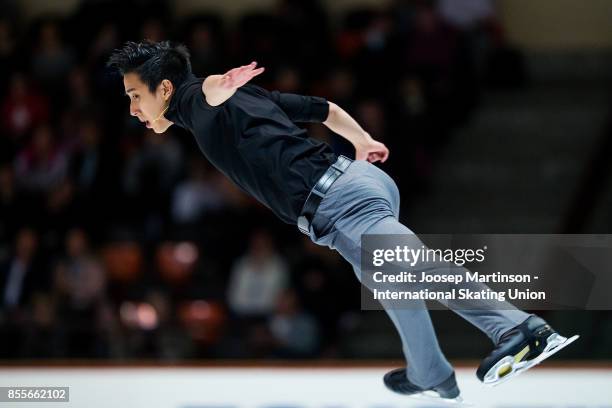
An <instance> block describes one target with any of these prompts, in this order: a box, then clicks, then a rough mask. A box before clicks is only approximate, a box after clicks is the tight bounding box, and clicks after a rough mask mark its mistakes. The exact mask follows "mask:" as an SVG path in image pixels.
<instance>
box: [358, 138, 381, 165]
mask: <svg viewBox="0 0 612 408" xmlns="http://www.w3.org/2000/svg"><path fill="white" fill-rule="evenodd" d="M388 157H389V149H387V146H385V145H384V144H382V143H380V142H377V141H376V140H374V139H372V137H371V136H370V135H367V136H366V138H365V140H364V142H363V143H360V144H357V145H356V146H355V159H357V160H367V161H369V162H370V163H374V162H377V161H379V160H380V162H381V163H384V162H385V161H386V160H387V158H388Z"/></svg>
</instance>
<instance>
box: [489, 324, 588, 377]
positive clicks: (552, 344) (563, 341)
mask: <svg viewBox="0 0 612 408" xmlns="http://www.w3.org/2000/svg"><path fill="white" fill-rule="evenodd" d="M579 337H580V336H579V335H577V334H576V335H574V336H572V337H570V338H569V339H568V338H565V337H563V336H561V335H559V334H558V333H554V334H551V335H550V336H549V337H548V339H546V347H545V348H544V351H543V352H542V353H541V354H540V355H539V356H537V357H536V358H534V359H532V360H527V361H518V362H515V356H506V357H504V358H503V359H501V360H500V361H498V362H497V364H495V365H494V366H493V367H492V368H491V369H490V370H489V372H488V373H487V374H486V375H485V378H484V381H483V382H484V384H485V385H488V386H491V387H495V386H498V385H500V384H503V383H505V382H506V381H508V380H510V379H512V378H514V377H516V376H517V375H519V374H521V373H523V372H525V371H527V370H529V369H530V368H532V367H534V366H536V365H538V364H540V363H541V362H542V361H544V360H546V359H547V358H548V357H550V356H552V355H553V354H555V353H557V352H559V351H561V350H562V349H564V348H565V347H567V346H569V345H570V344H571V343H573V342H574V341H576V340H578V338H579ZM500 370H501V371H505V370H510V372H509V373H507V374H505V375H503V376H500V375H499V373H500Z"/></svg>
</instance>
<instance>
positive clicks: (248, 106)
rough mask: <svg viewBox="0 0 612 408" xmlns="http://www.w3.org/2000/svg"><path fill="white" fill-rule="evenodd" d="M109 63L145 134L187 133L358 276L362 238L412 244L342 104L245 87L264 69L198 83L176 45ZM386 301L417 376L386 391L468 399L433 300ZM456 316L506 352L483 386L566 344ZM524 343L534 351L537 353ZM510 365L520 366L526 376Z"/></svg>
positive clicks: (526, 328) (486, 365)
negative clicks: (339, 150)
mask: <svg viewBox="0 0 612 408" xmlns="http://www.w3.org/2000/svg"><path fill="white" fill-rule="evenodd" d="M109 65H110V66H114V67H117V68H118V69H119V71H120V72H121V74H122V75H123V83H124V86H125V92H126V94H127V95H128V97H129V98H130V113H131V114H132V115H133V116H135V117H137V118H138V119H139V120H140V121H141V122H143V123H145V126H146V127H147V128H151V129H153V131H155V132H157V133H163V132H165V131H166V130H167V129H168V128H169V127H170V126H171V125H173V124H176V125H178V126H181V127H183V128H185V129H188V130H189V131H190V132H191V133H193V135H194V137H195V139H196V141H197V143H198V145H199V147H200V149H201V150H202V152H203V153H204V155H205V156H206V157H207V159H208V160H209V161H210V162H211V163H212V164H213V165H214V166H215V167H216V168H217V169H218V170H219V171H221V172H222V173H224V174H225V175H226V176H228V177H229V178H230V179H231V180H232V181H233V182H234V183H235V184H236V185H238V186H239V187H240V188H241V189H243V190H244V191H246V192H247V193H249V194H251V195H252V196H254V197H255V198H257V199H258V200H259V201H260V202H262V203H263V204H264V205H266V206H267V207H268V208H270V209H271V210H272V211H273V212H274V213H275V214H276V215H277V216H278V217H279V218H280V219H281V220H283V221H285V222H287V223H290V224H296V225H297V226H298V228H299V229H300V231H302V232H304V233H305V234H307V235H308V236H309V237H310V238H311V240H312V241H313V242H315V243H317V244H319V245H325V246H328V247H329V248H331V249H335V250H337V251H338V252H339V253H340V254H341V255H342V256H343V257H344V258H345V259H346V260H347V261H349V262H350V263H351V264H352V266H353V268H354V270H355V273H356V275H357V277H358V278H359V279H360V280H361V269H360V260H361V236H362V235H363V234H406V235H411V236H414V233H413V232H412V231H411V230H410V229H408V228H407V227H405V226H404V225H402V224H401V223H400V222H399V221H398V218H399V191H398V189H397V186H396V185H395V182H394V181H393V179H391V177H389V176H388V175H387V174H386V173H385V172H383V171H382V170H380V169H378V168H377V167H376V166H374V165H372V164H371V163H374V162H377V161H381V162H384V161H386V160H387V158H388V156H389V150H388V149H387V148H386V146H385V145H384V144H382V143H380V142H377V141H375V140H374V139H373V138H372V137H371V136H370V135H369V134H368V133H367V132H365V131H364V130H363V129H362V128H361V127H360V126H359V124H357V122H355V120H354V119H353V118H351V117H350V116H349V115H348V114H347V113H346V112H345V111H344V110H342V109H341V108H340V107H338V106H337V105H335V104H334V103H332V102H328V101H326V100H325V99H323V98H320V97H314V96H303V95H295V94H287V93H279V92H277V91H267V90H265V89H263V88H260V87H258V86H254V85H250V84H247V83H248V82H249V81H250V80H251V79H252V78H253V77H255V76H257V75H259V74H261V73H262V72H263V70H264V69H263V68H257V64H256V63H255V62H253V63H251V64H249V65H245V66H242V67H239V68H234V69H232V70H230V71H228V72H227V73H225V74H223V75H210V76H208V77H206V78H205V79H198V78H196V77H194V75H193V74H192V72H191V66H190V62H189V53H188V51H187V49H186V48H185V47H183V46H180V45H179V46H173V45H172V44H170V43H168V42H161V43H153V42H143V43H133V42H128V43H126V45H125V46H124V47H123V48H122V49H121V50H118V51H116V52H115V53H114V54H113V55H112V57H111V59H110V60H109ZM295 122H318V123H323V124H324V125H325V126H327V127H328V128H329V129H331V130H332V131H334V132H335V133H337V134H339V135H341V136H342V137H344V138H346V139H347V140H349V141H350V142H351V143H352V144H353V146H354V147H355V158H356V160H355V161H353V160H351V159H348V158H346V157H344V156H339V157H338V156H336V154H335V153H334V152H333V151H332V150H331V148H330V147H329V146H328V145H327V144H325V143H322V142H318V141H316V140H314V139H311V138H309V137H308V135H307V133H306V131H305V130H303V129H300V128H299V127H298V126H296V125H295ZM419 244H420V241H419ZM419 267H421V268H422V267H423V265H420V264H417V265H416V267H415V270H416V269H418V268H419ZM440 273H444V272H440ZM421 302H422V301H421ZM381 303H382V305H383V307H384V308H385V311H386V312H387V314H388V315H389V316H390V318H391V320H392V321H393V323H394V324H395V326H396V328H397V330H398V331H399V333H400V337H401V339H402V343H403V350H404V353H405V356H406V362H407V368H401V369H397V370H393V371H391V372H389V373H388V374H387V375H386V376H385V378H384V380H385V384H386V385H387V387H388V388H389V389H391V390H393V391H395V392H398V393H401V394H406V395H416V394H423V393H424V392H425V391H435V392H436V393H437V395H438V396H439V397H440V398H444V399H457V398H459V389H458V387H457V383H456V381H455V375H454V371H453V369H452V366H451V365H450V364H449V362H448V361H447V360H446V358H445V357H444V355H443V354H442V352H441V350H440V348H439V346H438V342H437V338H436V335H435V332H434V330H433V326H432V324H431V319H430V316H429V313H428V311H427V308H426V307H425V304H424V302H422V305H421V307H420V308H419V309H417V310H414V309H413V310H407V309H398V308H394V307H392V306H391V305H390V304H389V303H385V302H382V301H381ZM453 311H455V312H456V313H458V314H459V315H461V316H462V317H463V318H465V319H467V320H468V321H469V322H470V323H472V324H474V325H476V326H477V327H478V328H479V329H481V330H482V331H483V332H485V333H486V334H487V335H488V336H489V337H490V338H491V339H492V340H493V342H494V344H496V348H495V350H494V351H493V353H492V354H491V355H490V356H489V357H488V358H487V359H485V360H484V361H483V364H481V366H480V367H479V369H478V372H477V375H478V377H479V378H480V379H481V381H484V382H485V383H489V384H495V383H499V382H501V381H502V380H505V379H508V378H510V377H512V376H513V375H515V374H518V373H520V372H522V371H524V369H525V367H526V365H525V364H527V362H526V361H524V360H526V359H527V358H529V359H530V361H533V362H534V363H533V364H535V362H536V358H538V357H539V358H540V359H543V358H544V357H547V354H546V353H549V354H552V352H554V351H551V350H553V349H554V350H559V349H561V348H562V347H563V346H564V344H563V342H562V341H561V340H558V343H555V344H552V343H550V342H549V341H548V339H549V338H551V337H550V336H551V335H553V334H556V333H555V332H554V331H553V330H552V329H551V328H550V327H549V326H548V325H547V324H546V322H544V321H543V320H542V319H540V318H538V317H537V316H535V315H529V314H527V313H525V312H522V311H520V310H518V309H516V308H514V307H513V306H512V305H510V304H505V305H500V304H499V303H498V304H496V307H491V308H490V310H488V309H487V310H482V309H481V310H459V309H458V308H455V309H453ZM559 337H560V336H559ZM562 339H564V338H562ZM567 344H569V342H568V343H567ZM534 345H537V347H536V346H534ZM525 347H531V349H528V350H530V352H529V353H525V351H524V350H525ZM545 348H546V349H545ZM517 355H520V358H518V359H516V358H515V356H517ZM508 359H510V360H512V361H514V360H516V363H521V364H522V365H521V366H520V367H521V370H519V369H518V367H519V366H517V369H516V370H515V369H514V366H513V365H512V364H510V363H506V361H507V360H508ZM523 363H524V364H523ZM529 364H531V363H529ZM508 366H510V369H509V370H508ZM502 369H503V370H505V371H504V372H503V373H502ZM502 377H503V378H502Z"/></svg>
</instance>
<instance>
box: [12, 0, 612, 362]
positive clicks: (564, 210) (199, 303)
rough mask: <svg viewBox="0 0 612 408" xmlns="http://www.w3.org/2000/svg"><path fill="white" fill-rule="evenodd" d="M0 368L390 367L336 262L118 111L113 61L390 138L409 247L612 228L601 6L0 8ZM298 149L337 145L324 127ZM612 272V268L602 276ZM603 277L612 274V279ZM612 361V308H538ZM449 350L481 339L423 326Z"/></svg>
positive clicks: (575, 349) (395, 1) (598, 0)
mask: <svg viewBox="0 0 612 408" xmlns="http://www.w3.org/2000/svg"><path fill="white" fill-rule="evenodd" d="M0 7H1V9H2V17H0V121H1V123H2V125H1V128H0V359H1V360H3V361H4V363H9V364H11V363H15V362H17V363H18V362H20V361H26V360H33V359H35V360H39V359H61V360H73V359H74V360H76V359H100V360H103V361H131V360H140V359H147V360H155V361H179V362H180V361H194V359H261V360H266V361H269V360H270V359H292V358H295V359H351V360H356V359H358V360H360V359H364V360H367V359H387V358H393V359H401V358H402V353H401V345H400V342H399V338H398V336H397V334H396V332H395V330H394V329H393V327H392V325H391V323H390V322H389V320H388V318H387V317H386V315H385V314H384V313H382V312H362V311H360V289H359V284H358V281H357V279H356V278H355V276H354V273H353V271H352V269H351V268H350V265H349V264H348V263H347V262H345V261H344V260H343V259H342V258H341V257H340V256H339V255H337V254H336V253H335V252H332V251H330V250H329V249H327V248H323V247H318V246H316V245H314V244H312V243H311V242H310V240H309V239H308V238H307V237H306V236H304V235H302V234H301V233H299V232H298V230H297V229H296V228H295V227H294V226H289V225H286V224H283V223H282V222H281V221H279V220H277V219H276V218H275V217H274V216H273V215H272V213H271V212H269V210H267V209H266V208H264V207H262V206H261V205H259V204H258V203H257V202H256V201H254V200H253V199H251V198H249V197H247V196H245V195H244V194H242V193H241V192H240V191H239V190H237V189H236V188H235V187H234V186H233V185H232V184H231V183H230V182H229V181H228V180H226V179H225V178H224V177H222V176H221V175H220V173H218V172H217V171H216V170H215V169H214V168H213V167H212V166H211V165H210V164H209V163H208V162H207V161H206V159H205V158H204V157H203V155H202V154H201V153H200V151H199V149H198V147H197V145H196V143H195V141H194V140H193V138H192V136H191V135H190V134H188V133H186V132H184V131H182V129H179V128H176V127H173V128H171V129H170V130H169V131H168V132H166V133H165V134H163V135H156V134H154V133H152V132H150V131H147V129H145V128H144V127H143V126H142V125H141V124H140V123H139V122H138V121H137V119H136V118H133V117H131V116H130V115H129V112H128V99H127V98H126V97H125V96H124V92H123V91H124V90H123V84H122V82H121V77H120V76H119V75H117V74H116V73H113V72H109V71H108V70H107V69H106V68H105V62H106V60H107V58H108V56H109V54H110V53H111V52H112V50H113V49H115V48H117V47H120V46H121V45H122V43H123V42H124V41H127V40H133V41H139V40H142V39H144V38H148V39H151V40H155V41H159V40H165V39H171V40H176V41H180V42H183V43H185V44H186V45H187V46H188V47H189V49H190V51H191V54H192V65H193V69H194V72H195V74H196V75H197V76H201V77H204V76H206V75H209V74H219V73H223V72H225V71H226V70H228V69H230V68H232V67H234V66H238V65H243V64H245V63H248V62H250V61H252V60H256V61H258V63H259V65H261V66H264V67H266V72H265V73H264V74H263V75H261V76H259V77H257V78H256V81H255V83H257V84H258V85H261V86H263V87H266V88H269V89H278V90H280V91H283V92H293V93H302V94H309V95H319V96H324V97H326V98H328V99H329V100H331V101H333V102H335V103H337V104H339V105H340V106H342V107H343V108H344V109H346V110H347V111H348V112H349V113H351V114H352V115H353V116H354V117H355V118H356V119H357V120H358V122H359V123H360V124H361V125H362V126H363V127H364V128H365V129H366V130H367V131H368V132H369V133H370V134H371V135H372V136H373V137H374V138H376V139H378V140H380V141H382V142H384V143H385V144H386V145H387V146H388V147H389V148H390V152H391V153H390V157H389V160H388V161H387V162H386V163H384V164H382V165H380V166H381V168H383V169H384V170H385V171H387V172H388V173H389V174H390V175H391V176H392V177H393V178H394V179H395V180H396V181H397V183H398V186H399V188H400V191H401V196H402V214H401V221H402V222H403V223H405V224H406V225H407V226H409V227H410V228H411V229H412V230H413V231H415V232H416V233H417V234H418V233H421V234H423V233H542V234H543V233H610V232H612V213H611V212H610V208H611V207H612V160H611V159H610V158H611V157H612V120H611V119H612V103H611V102H612V99H611V96H612V92H611V90H612V89H611V87H610V84H611V81H610V79H611V77H612V24H610V21H612V2H610V1H607V0H589V1H587V2H575V1H570V0H538V1H537V2H534V1H528V0H500V1H494V0H438V1H434V0H431V1H426V0H392V1H378V0H360V1H356V0H342V1H339V0H336V1H331V0H328V1H324V0H320V1H313V0H258V1H253V0H248V1H247V0H242V1H238V0H233V1H231V2H225V3H224V2H219V1H196V0H180V1H172V2H170V1H166V2H164V1H159V2H150V1H144V0H126V1H105V0H98V1H94V0H91V1H79V0H70V1H44V2H43V1H36V0H27V1H26V0H24V1H1V2H0ZM309 129H310V135H311V136H312V137H316V138H319V139H321V140H324V141H327V142H328V143H330V144H331V145H332V147H333V148H334V150H335V151H336V152H337V153H339V154H345V155H348V156H354V151H353V149H352V148H351V146H350V145H349V144H347V143H346V142H345V141H343V140H342V139H341V138H340V137H339V136H336V135H333V134H332V133H330V132H329V131H327V129H326V128H325V127H324V126H322V125H312V126H311V127H310V128H309ZM611 269H612V267H611ZM611 272H612V271H611ZM542 316H543V317H544V318H546V319H547V320H549V322H550V323H551V324H553V325H554V326H556V327H557V329H558V330H559V331H560V332H562V333H566V334H574V333H580V334H581V335H582V338H581V340H580V341H579V342H577V343H575V345H573V346H572V347H570V348H568V349H567V350H566V351H564V356H565V357H566V358H571V359H589V360H597V359H599V360H601V359H611V358H612V347H611V345H612V313H610V312H609V311H588V312H585V311H576V312H567V311H565V312H555V311H547V312H543V313H542ZM432 317H433V319H434V324H435V326H436V330H437V332H438V334H439V337H440V342H441V345H442V347H443V349H444V351H445V352H446V354H447V356H448V357H449V358H450V359H452V360H458V359H479V358H482V357H483V356H484V355H486V354H487V353H488V351H489V350H490V347H491V344H490V342H489V340H488V338H487V337H486V336H484V334H482V333H480V332H479V331H478V330H477V329H476V328H474V327H473V326H471V325H470V324H469V323H467V322H465V321H463V320H462V319H460V318H458V317H457V316H456V315H454V314H453V313H452V312H449V311H435V312H432Z"/></svg>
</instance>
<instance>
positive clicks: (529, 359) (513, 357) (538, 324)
mask: <svg viewBox="0 0 612 408" xmlns="http://www.w3.org/2000/svg"><path fill="white" fill-rule="evenodd" d="M578 337H580V336H578V335H575V336H573V337H571V338H569V339H568V338H565V337H563V336H561V335H559V333H557V332H556V331H554V330H553V329H552V328H551V327H550V326H549V325H548V324H547V323H546V321H544V320H543V319H541V318H540V317H538V316H531V317H529V319H527V320H525V321H524V322H523V323H521V324H520V325H518V326H516V327H515V328H513V329H510V330H508V331H507V332H506V333H504V334H503V335H502V336H501V338H500V340H499V343H498V344H497V345H496V346H495V349H494V350H493V352H492V353H491V354H490V355H489V356H488V357H486V358H485V359H484V360H483V361H482V363H481V364H480V366H479V367H478V370H477V371H476V376H477V377H478V379H480V381H482V382H483V383H485V384H486V385H491V386H495V385H499V384H501V383H503V382H506V381H507V380H509V379H510V378H513V377H516V376H517V375H519V374H521V373H522V372H524V371H527V370H528V369H530V368H531V367H533V366H535V365H536V364H539V363H540V362H542V361H543V360H545V359H546V358H548V357H550V356H552V355H553V354H555V353H556V352H558V351H560V350H561V349H563V348H564V347H566V346H568V345H569V344H570V343H572V342H574V341H575V340H576V339H578Z"/></svg>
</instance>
